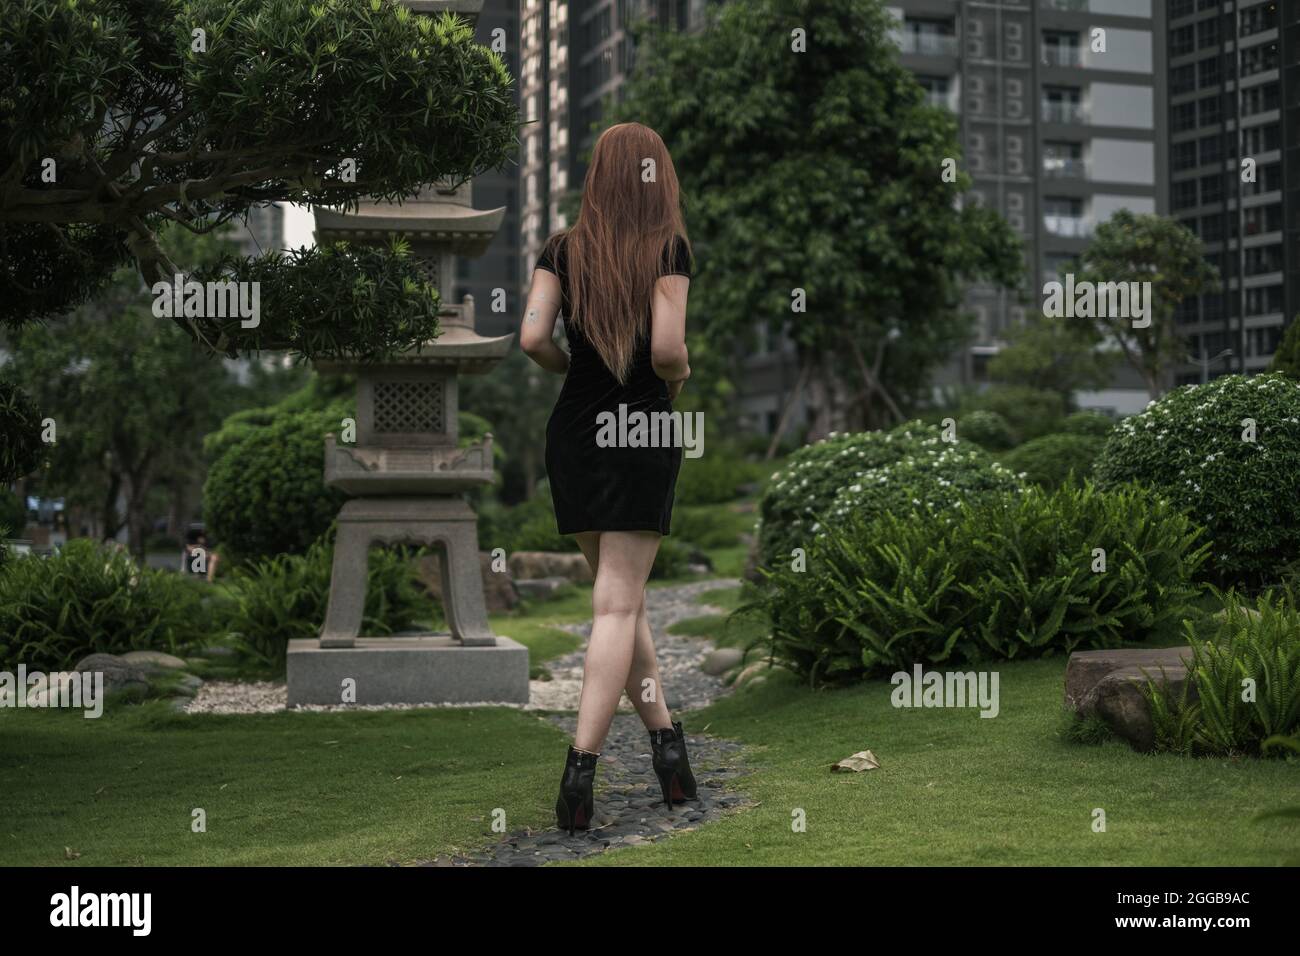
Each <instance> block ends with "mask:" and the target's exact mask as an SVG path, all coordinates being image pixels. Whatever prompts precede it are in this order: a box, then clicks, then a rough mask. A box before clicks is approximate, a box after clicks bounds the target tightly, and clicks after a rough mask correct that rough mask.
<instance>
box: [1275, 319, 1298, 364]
mask: <svg viewBox="0 0 1300 956" xmlns="http://www.w3.org/2000/svg"><path fill="white" fill-rule="evenodd" d="M1269 371H1272V372H1281V373H1282V374H1283V375H1286V376H1287V377H1288V378H1294V379H1300V315H1298V316H1296V317H1295V318H1293V319H1292V320H1291V324H1290V325H1288V326H1287V327H1286V332H1285V333H1283V335H1282V341H1281V342H1279V343H1278V346H1277V351H1276V352H1274V353H1273V362H1272V364H1271V365H1270V366H1269Z"/></svg>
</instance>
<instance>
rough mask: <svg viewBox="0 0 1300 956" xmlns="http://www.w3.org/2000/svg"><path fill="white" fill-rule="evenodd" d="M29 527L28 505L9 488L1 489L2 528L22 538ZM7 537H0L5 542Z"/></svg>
mask: <svg viewBox="0 0 1300 956" xmlns="http://www.w3.org/2000/svg"><path fill="white" fill-rule="evenodd" d="M26 526H27V505H26V503H25V502H24V501H23V499H22V498H20V497H18V496H17V495H16V494H14V493H13V492H12V491H10V490H9V489H7V488H0V528H7V529H9V530H8V532H7V534H9V535H14V536H21V535H22V531H23V528H25V527H26ZM5 537H6V535H0V540H3V539H4V538H5Z"/></svg>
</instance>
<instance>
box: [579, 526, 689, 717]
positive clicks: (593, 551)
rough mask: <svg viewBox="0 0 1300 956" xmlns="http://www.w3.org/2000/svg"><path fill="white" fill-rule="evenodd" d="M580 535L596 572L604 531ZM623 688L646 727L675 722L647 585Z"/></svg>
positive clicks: (580, 540) (588, 559)
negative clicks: (653, 630)
mask: <svg viewBox="0 0 1300 956" xmlns="http://www.w3.org/2000/svg"><path fill="white" fill-rule="evenodd" d="M576 537H577V539H578V547H580V548H581V549H582V553H583V554H584V555H585V556H586V558H587V564H588V565H589V566H590V567H591V573H592V574H593V575H595V574H596V573H597V571H598V569H599V568H600V533H599V532H596V531H588V532H583V533H582V534H579V535H576ZM647 682H648V683H647ZM623 689H624V690H625V691H626V692H627V697H628V700H630V701H631V702H632V706H633V707H635V708H636V712H637V715H638V716H639V717H640V718H641V723H643V724H645V728H646V730H662V729H664V728H665V727H670V726H672V718H671V717H670V716H669V714H668V705H667V704H666V703H664V691H663V683H662V682H661V681H660V679H659V659H658V657H656V655H655V644H654V638H653V637H652V635H651V633H650V619H649V617H647V616H646V610H645V590H644V589H642V591H641V608H640V610H639V611H638V613H637V616H636V646H635V647H634V648H633V651H632V667H631V669H630V671H629V673H628V677H627V683H626V684H625V685H624V687H623Z"/></svg>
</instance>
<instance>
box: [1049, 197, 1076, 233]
mask: <svg viewBox="0 0 1300 956" xmlns="http://www.w3.org/2000/svg"><path fill="white" fill-rule="evenodd" d="M1043 227H1044V228H1045V229H1046V230H1047V232H1048V233H1049V234H1050V235H1053V236H1062V237H1083V236H1086V235H1087V228H1086V225H1085V223H1084V220H1083V200H1082V199H1079V198H1077V197H1074V196H1056V197H1053V196H1045V197H1044V198H1043Z"/></svg>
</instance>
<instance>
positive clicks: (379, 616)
mask: <svg viewBox="0 0 1300 956" xmlns="http://www.w3.org/2000/svg"><path fill="white" fill-rule="evenodd" d="M333 537H334V530H333V528H332V527H331V529H330V530H329V531H328V532H327V533H326V534H325V535H323V536H322V537H321V538H319V539H318V540H316V541H314V542H312V544H311V546H310V547H309V548H308V549H307V551H306V553H305V554H277V555H275V556H274V557H269V558H262V559H260V560H258V561H254V562H252V563H251V564H248V565H245V566H243V567H240V568H237V569H236V570H235V571H234V573H233V574H232V575H231V577H230V596H231V599H230V601H229V606H228V607H227V608H226V609H225V611H224V613H223V625H224V627H225V628H226V629H227V630H228V631H229V632H230V633H231V635H232V636H233V638H234V641H235V646H236V647H237V648H238V649H239V650H240V651H241V652H242V654H243V655H244V656H245V657H246V658H248V659H251V660H253V661H255V662H256V663H257V664H259V665H260V666H262V667H266V668H269V669H270V670H271V671H272V672H273V673H276V674H282V673H284V666H285V653H286V651H287V650H288V644H289V641H290V640H292V639H294V638H300V637H301V638H314V637H317V636H318V635H319V633H320V628H321V625H322V624H323V623H324V622H325V609H326V607H327V606H328V604H329V585H330V570H331V567H332V564H333V560H334V544H333ZM414 556H415V555H414V554H412V553H410V552H409V551H408V549H405V548H395V549H391V550H390V549H372V550H371V552H370V561H369V577H368V579H367V585H366V605H365V613H364V616H363V618H362V623H361V631H362V633H363V634H367V635H371V636H382V635H385V634H391V633H393V632H394V631H398V630H403V629H406V628H410V627H412V626H414V625H416V624H417V623H419V622H421V621H426V620H429V619H431V618H432V617H433V616H434V615H435V614H436V613H437V610H436V608H435V606H434V604H433V602H432V601H431V599H430V598H429V597H428V596H427V595H425V594H424V593H423V591H422V589H421V588H420V585H419V579H418V577H417V574H416V570H415V565H414V562H413V558H414Z"/></svg>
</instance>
